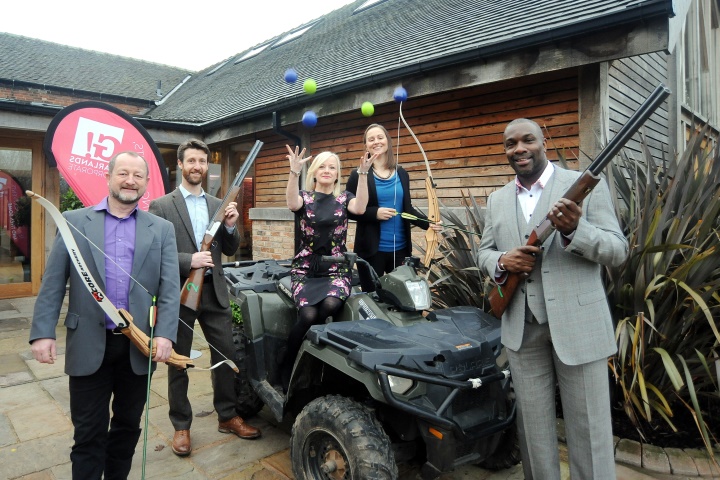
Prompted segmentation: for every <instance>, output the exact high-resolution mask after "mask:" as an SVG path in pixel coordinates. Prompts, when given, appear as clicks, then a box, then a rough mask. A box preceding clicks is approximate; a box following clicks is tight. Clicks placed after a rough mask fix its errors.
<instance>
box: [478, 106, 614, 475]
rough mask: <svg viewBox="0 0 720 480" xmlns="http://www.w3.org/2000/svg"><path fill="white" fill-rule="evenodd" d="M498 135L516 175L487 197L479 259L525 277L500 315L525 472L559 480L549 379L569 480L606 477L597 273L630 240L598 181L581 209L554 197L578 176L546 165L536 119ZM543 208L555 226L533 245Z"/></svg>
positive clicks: (609, 467)
mask: <svg viewBox="0 0 720 480" xmlns="http://www.w3.org/2000/svg"><path fill="white" fill-rule="evenodd" d="M503 139H504V149H505V154H506V156H507V159H508V162H509V163H510V166H511V167H512V168H513V170H515V173H516V175H517V176H516V178H515V180H514V181H512V182H510V183H509V184H507V185H505V186H504V187H503V188H501V189H499V190H497V191H496V192H493V193H492V194H491V195H490V196H489V197H488V201H487V210H486V213H485V215H486V218H485V230H484V232H483V237H482V240H481V245H480V251H479V254H478V265H479V266H480V268H481V270H482V271H483V272H484V273H485V274H486V275H490V276H492V277H494V278H495V280H496V281H497V282H498V283H500V284H502V283H503V282H504V281H505V278H506V275H507V272H516V273H519V274H521V275H522V277H523V281H522V282H521V284H520V286H519V288H518V290H517V292H516V294H515V296H514V297H513V299H512V301H511V303H510V305H509V306H508V308H507V310H506V311H505V313H504V315H503V318H502V342H503V344H504V345H505V347H506V349H507V354H508V359H509V361H510V369H511V371H512V378H513V385H514V388H515V392H516V396H517V401H518V405H519V415H518V426H519V432H520V437H521V445H522V446H523V448H522V449H521V451H522V454H523V455H522V460H523V468H524V471H525V476H526V478H534V479H539V480H548V479H559V478H560V465H559V459H558V449H557V433H556V431H555V385H556V382H557V384H559V387H560V397H561V399H562V406H563V416H564V419H565V428H566V434H567V444H568V452H569V460H570V476H571V477H572V478H573V479H601V480H608V479H614V478H615V462H614V453H613V442H612V425H611V421H610V397H609V386H608V367H607V357H608V356H610V355H612V354H614V353H615V351H616V344H615V340H614V335H613V331H614V329H613V323H612V318H611V316H610V310H609V308H608V305H607V299H606V297H605V289H604V287H603V283H602V278H601V270H602V268H603V266H618V265H620V264H621V263H622V262H623V261H624V260H625V258H626V256H627V251H628V244H627V241H626V239H625V237H624V235H623V233H622V231H621V230H620V227H619V225H618V222H617V219H616V218H615V214H614V209H613V206H612V202H611V200H610V195H609V192H608V187H607V185H606V183H605V182H604V181H601V182H600V183H599V184H598V185H597V187H596V188H595V190H593V192H592V193H591V194H590V195H589V196H588V197H587V198H586V199H585V201H584V202H583V205H582V207H580V206H578V205H577V204H575V203H574V202H571V201H569V200H567V199H565V198H561V196H562V195H563V194H564V193H565V192H566V191H567V189H568V188H569V187H570V185H572V184H573V183H574V181H575V179H576V178H578V176H579V173H578V172H572V171H569V170H564V169H561V168H557V167H555V166H554V165H552V164H551V163H550V162H548V160H547V157H546V155H545V152H546V140H545V139H544V138H543V135H542V130H541V129H540V127H539V126H538V124H537V123H535V122H533V121H531V120H528V119H524V118H521V119H517V120H514V121H512V122H510V123H509V124H508V125H507V128H506V129H505V132H504V135H503ZM545 214H547V216H548V218H549V220H550V221H551V222H552V223H553V225H555V227H556V229H557V231H556V232H554V233H553V234H552V235H551V236H550V238H548V239H547V240H546V241H545V243H544V244H543V245H542V247H541V248H538V247H534V246H527V245H526V242H527V238H528V236H529V234H530V233H531V231H532V229H533V227H534V225H535V224H536V223H539V222H540V221H541V220H542V218H543V217H544V215H545Z"/></svg>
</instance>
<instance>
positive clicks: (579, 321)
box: [478, 166, 628, 365]
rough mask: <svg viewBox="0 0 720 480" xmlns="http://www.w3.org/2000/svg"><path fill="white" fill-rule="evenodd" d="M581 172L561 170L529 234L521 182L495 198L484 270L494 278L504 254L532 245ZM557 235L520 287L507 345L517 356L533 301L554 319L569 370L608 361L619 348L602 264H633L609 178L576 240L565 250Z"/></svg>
mask: <svg viewBox="0 0 720 480" xmlns="http://www.w3.org/2000/svg"><path fill="white" fill-rule="evenodd" d="M579 175H580V174H579V173H578V172H574V171H570V170H564V169H562V168H559V167H557V166H556V167H555V171H554V173H553V175H552V177H551V178H550V181H549V182H548V184H547V185H546V186H545V188H544V190H543V193H542V195H541V197H540V200H539V202H538V205H537V207H536V208H535V212H534V214H533V217H534V218H535V220H533V221H532V222H531V223H530V224H529V225H528V226H527V228H526V229H525V230H524V231H521V228H520V224H524V218H522V219H519V218H518V212H521V211H522V210H520V209H519V205H518V201H517V195H516V191H515V189H516V187H515V182H514V181H513V182H510V183H509V184H507V185H505V186H504V187H503V188H501V189H500V190H497V191H496V192H493V193H492V194H490V196H489V197H488V201H487V209H486V211H485V229H484V231H483V236H482V240H481V245H480V251H479V253H478V265H479V266H480V269H481V271H482V272H483V273H484V274H486V275H489V276H490V277H494V275H495V267H496V265H497V262H498V259H499V258H500V255H501V253H502V252H503V251H508V250H511V249H513V248H515V247H518V246H521V245H525V244H526V242H527V236H528V235H529V234H530V233H531V232H532V229H533V227H534V226H535V223H538V222H540V221H541V220H542V218H543V217H544V216H545V214H546V213H547V212H548V211H549V210H550V207H551V205H552V204H553V203H554V202H556V201H557V200H558V199H559V198H561V197H562V195H563V194H564V193H565V192H566V191H567V189H568V188H569V187H570V186H571V185H572V184H573V182H574V181H575V180H576V179H577V178H578V177H579ZM561 238H562V236H561V235H560V233H558V232H554V233H553V234H552V235H551V236H550V237H549V238H548V239H547V240H546V241H545V243H544V245H543V246H544V251H543V253H542V255H541V257H540V258H538V260H537V261H536V264H535V268H534V270H533V272H532V273H531V274H530V276H529V277H528V278H527V279H526V280H524V281H522V282H521V283H520V286H519V288H518V290H517V291H516V293H515V296H514V297H513V299H512V302H511V303H510V305H509V306H508V309H507V310H506V311H505V313H504V315H503V319H502V342H503V344H504V345H505V346H506V347H508V348H510V349H511V350H515V351H517V350H518V349H520V345H521V344H522V338H523V331H524V326H525V302H526V300H527V304H528V305H529V307H530V309H531V311H532V313H533V314H534V315H535V317H536V318H538V319H539V321H543V320H547V322H548V324H549V327H550V333H551V335H552V339H553V345H554V348H555V351H556V352H557V355H558V357H559V358H560V360H561V361H562V362H563V363H565V364H567V365H581V364H584V363H588V362H591V361H595V360H599V359H601V358H605V357H608V356H610V355H612V354H613V353H615V351H616V350H617V347H616V343H615V339H614V329H613V324H612V319H611V316H610V310H609V307H608V304H607V299H606V295H605V289H604V287H603V284H602V279H601V266H602V265H605V266H617V265H620V264H622V262H623V261H625V258H626V256H627V252H628V244H627V240H626V239H625V236H624V235H623V233H622V231H621V230H620V227H619V225H618V221H617V218H616V217H615V212H614V209H613V206H612V202H611V200H610V194H609V191H608V187H607V184H606V182H605V180H604V179H602V180H601V181H600V183H599V184H598V185H597V187H596V188H595V189H594V190H593V191H592V193H591V194H590V195H589V196H588V197H587V198H586V199H585V200H584V201H583V216H582V217H581V219H580V224H579V225H578V228H577V230H576V231H575V235H574V237H573V239H572V242H570V244H569V245H568V246H567V248H564V247H563V245H562V243H561Z"/></svg>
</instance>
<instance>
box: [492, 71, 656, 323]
mask: <svg viewBox="0 0 720 480" xmlns="http://www.w3.org/2000/svg"><path fill="white" fill-rule="evenodd" d="M668 95H670V89H668V88H667V87H666V86H665V85H663V84H660V85H658V86H657V87H656V88H655V90H654V91H653V92H652V93H651V94H650V96H649V97H648V98H647V99H645V101H644V102H643V103H642V105H640V107H638V109H637V110H636V111H635V113H633V115H632V116H631V117H630V119H628V121H627V123H626V124H625V125H623V127H622V128H621V129H620V131H619V132H618V133H617V135H615V136H614V137H613V138H612V139H611V140H610V141H609V142H608V144H607V145H606V146H605V148H603V149H602V151H600V153H599V154H598V156H597V158H595V160H594V161H593V162H592V163H591V164H590V166H589V167H587V168H586V169H585V171H584V172H583V173H582V174H581V175H580V177H579V178H578V179H577V180H576V181H575V183H573V184H572V186H571V187H570V188H569V189H568V191H567V192H565V194H564V195H563V198H567V199H568V200H572V201H573V202H575V203H577V204H578V205H579V204H580V202H582V201H583V200H584V199H585V197H587V196H588V195H589V194H590V192H591V191H592V189H593V188H595V186H596V185H597V184H598V182H600V172H602V170H603V169H604V168H605V167H606V166H607V164H608V163H610V161H611V160H612V159H613V158H614V157H615V155H617V154H618V152H619V151H620V149H621V148H623V147H624V146H625V144H626V143H627V142H628V140H630V138H631V137H632V136H633V135H635V133H636V132H637V131H638V130H639V129H640V127H641V126H642V125H643V124H644V123H645V121H646V120H647V119H648V118H650V115H652V114H653V112H655V110H656V109H657V108H658V107H659V106H660V105H661V104H662V103H663V102H664V101H665V99H666V98H667V97H668ZM554 231H555V226H554V225H553V224H552V223H551V222H550V220H549V219H548V218H547V215H546V216H545V218H543V220H542V221H541V222H540V223H539V224H538V225H537V226H536V227H535V228H534V229H533V231H532V233H531V234H530V237H529V238H528V241H527V245H533V246H537V247H539V246H541V245H542V244H543V243H544V242H545V240H547V238H548V237H550V235H552V233H553V232H554ZM520 280H521V277H520V274H519V273H516V272H513V273H508V274H507V277H506V280H505V283H504V284H502V285H497V288H493V289H492V290H490V293H489V294H488V299H489V301H490V308H491V311H492V314H493V315H495V317H497V318H502V314H503V313H504V312H505V309H507V307H508V305H509V304H510V300H512V297H513V295H514V294H515V290H517V287H518V285H519V284H520Z"/></svg>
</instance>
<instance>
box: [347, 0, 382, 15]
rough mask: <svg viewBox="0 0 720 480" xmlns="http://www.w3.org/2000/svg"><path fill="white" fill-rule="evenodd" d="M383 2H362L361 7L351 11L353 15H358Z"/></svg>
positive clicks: (379, 0) (373, 0) (370, 0)
mask: <svg viewBox="0 0 720 480" xmlns="http://www.w3.org/2000/svg"><path fill="white" fill-rule="evenodd" d="M384 1H385V0H367V1H366V2H363V4H362V5H360V6H359V7H357V8H356V9H355V10H353V15H354V14H356V13H360V12H362V11H364V10H367V9H368V8H370V7H372V6H373V5H377V4H378V3H382V2H384Z"/></svg>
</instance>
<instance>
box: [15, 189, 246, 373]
mask: <svg viewBox="0 0 720 480" xmlns="http://www.w3.org/2000/svg"><path fill="white" fill-rule="evenodd" d="M25 193H26V195H27V196H29V197H31V198H32V199H33V200H35V201H37V202H38V203H39V204H40V205H42V207H43V208H45V210H46V211H47V212H48V213H49V214H50V216H51V217H52V219H53V220H54V221H55V224H56V225H57V229H58V232H59V233H60V235H61V236H62V239H63V242H64V243H65V248H67V250H68V253H69V254H70V258H71V260H72V263H73V266H74V267H75V269H76V270H77V272H78V274H79V275H80V277H84V278H87V279H88V280H89V281H90V282H92V283H88V282H83V283H84V285H85V286H86V288H87V289H88V291H89V292H90V294H91V295H92V296H93V298H94V299H95V301H96V302H97V304H98V305H99V306H100V308H101V309H102V310H103V312H105V314H106V315H107V316H108V317H109V318H110V320H112V322H113V323H115V325H117V326H118V327H119V328H121V329H123V328H126V327H129V326H130V327H134V325H133V324H132V322H131V321H129V320H126V319H128V318H130V317H129V314H128V313H127V312H120V311H119V310H118V309H117V308H116V307H115V306H114V305H113V304H112V303H111V302H110V301H109V300H107V298H106V295H105V293H104V292H103V291H102V289H100V287H99V286H98V285H99V284H98V282H96V281H95V279H94V278H93V276H92V274H91V273H90V271H89V270H88V269H87V267H86V263H85V260H84V259H83V256H82V254H81V253H80V248H79V247H78V245H77V242H76V241H75V237H74V236H73V234H72V232H71V231H70V227H72V229H73V230H75V232H77V234H78V235H80V236H81V237H82V238H84V239H85V240H86V241H87V242H88V244H90V245H91V246H92V247H93V248H95V249H96V250H98V251H99V252H100V253H102V255H103V256H104V257H105V258H107V259H108V260H110V262H112V263H113V264H114V265H115V266H116V267H117V268H118V269H119V270H121V271H122V272H123V273H124V274H125V275H127V277H128V278H129V279H130V280H132V281H133V282H135V284H136V285H138V286H139V287H140V288H142V289H143V290H145V292H146V293H147V294H148V295H150V296H151V297H153V294H152V293H150V291H149V290H148V289H147V288H146V287H145V286H144V285H143V284H142V283H140V282H139V281H138V280H137V279H136V278H135V277H133V275H132V274H130V273H129V272H127V271H126V270H125V269H123V268H122V267H121V266H120V265H118V264H117V263H116V262H115V261H114V260H113V259H112V258H110V257H109V256H108V255H107V254H106V253H105V252H104V251H103V250H102V248H100V247H99V246H98V245H96V244H95V243H94V242H93V241H92V240H90V239H89V238H88V237H87V236H86V235H85V234H83V232H81V231H80V230H79V229H78V228H77V227H76V226H75V225H73V224H72V223H71V222H69V221H68V220H67V219H66V218H65V217H64V216H63V215H62V213H60V210H58V209H57V207H56V206H55V205H53V204H52V203H51V202H50V201H48V200H47V199H46V198H44V197H42V196H41V195H38V194H37V193H35V192H32V191H30V190H27V191H26V192H25ZM178 321H179V322H180V323H181V324H182V325H184V326H185V327H186V328H189V329H190V330H193V333H194V335H197V336H198V337H199V338H200V339H202V340H203V341H204V342H205V343H206V344H207V345H208V347H210V348H212V349H213V350H215V351H216V352H218V353H219V354H220V355H221V356H222V357H223V358H224V359H225V360H222V361H220V362H218V363H216V364H215V365H212V366H210V367H208V368H201V367H196V366H195V365H193V364H192V360H190V359H189V358H187V357H184V356H182V355H179V354H177V353H175V351H173V356H172V357H171V358H170V360H169V361H168V363H171V364H173V365H176V366H177V367H178V368H186V367H192V368H193V369H194V370H203V371H210V370H214V369H216V368H218V367H219V366H221V365H223V364H226V365H228V366H229V367H230V368H232V369H233V370H234V371H235V372H236V373H238V372H239V369H238V367H237V365H235V362H233V361H232V360H230V359H229V358H227V357H226V356H225V355H224V354H223V353H222V352H221V351H220V350H218V349H217V348H216V347H215V346H214V345H212V344H210V342H208V341H207V339H205V337H203V336H202V335H200V334H198V333H197V332H195V330H194V329H193V328H192V327H191V326H190V325H188V324H187V323H186V322H185V321H183V319H181V318H178ZM132 333H134V334H138V333H139V334H144V332H142V330H139V329H137V328H134V331H133V332H132ZM131 340H133V338H132V336H131ZM144 350H145V349H144V348H142V349H141V351H143V353H145V352H144ZM149 351H150V354H149V356H152V353H153V350H152V349H150V350H149ZM173 360H177V362H176V363H174V362H172V361H173Z"/></svg>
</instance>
